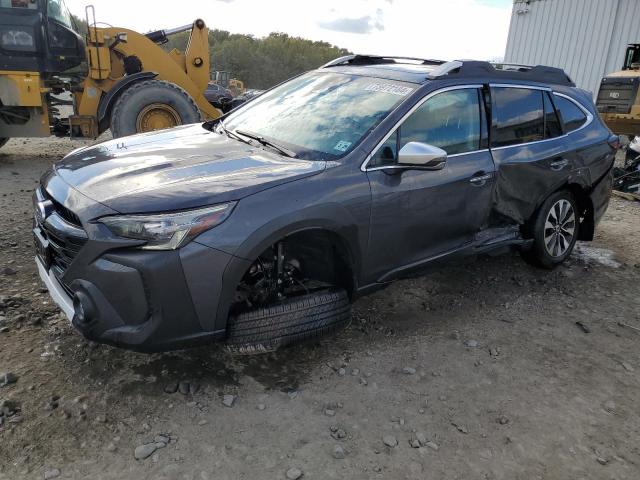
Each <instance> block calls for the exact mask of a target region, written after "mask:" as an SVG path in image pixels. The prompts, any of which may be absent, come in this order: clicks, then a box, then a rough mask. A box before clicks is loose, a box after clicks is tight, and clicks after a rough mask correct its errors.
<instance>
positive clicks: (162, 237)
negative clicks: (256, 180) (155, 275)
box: [98, 202, 236, 250]
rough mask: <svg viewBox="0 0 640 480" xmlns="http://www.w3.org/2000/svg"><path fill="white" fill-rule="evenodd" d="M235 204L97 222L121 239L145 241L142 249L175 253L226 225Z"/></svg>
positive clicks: (106, 218) (106, 219)
mask: <svg viewBox="0 0 640 480" xmlns="http://www.w3.org/2000/svg"><path fill="white" fill-rule="evenodd" d="M235 204H236V203H235V202H229V203H222V204H220V205H215V206H213V207H207V208H199V209H197V210H189V211H186V212H176V213H166V214H160V215H123V216H113V217H103V218H101V219H99V220H98V221H99V222H100V223H102V224H104V225H106V227H107V228H108V229H109V230H111V231H112V232H113V233H114V234H115V235H118V236H119V237H125V238H134V239H136V240H144V241H146V242H147V243H146V244H145V245H142V246H141V247H140V248H143V249H146V250H174V249H176V248H180V247H181V246H183V245H185V244H187V243H189V242H190V241H191V239H192V238H194V237H195V236H197V235H199V234H201V233H202V232H204V231H206V230H209V229H210V228H213V227H215V226H216V225H220V224H221V223H222V222H224V221H225V219H226V218H227V217H228V216H229V214H230V213H231V211H232V210H233V207H234V206H235Z"/></svg>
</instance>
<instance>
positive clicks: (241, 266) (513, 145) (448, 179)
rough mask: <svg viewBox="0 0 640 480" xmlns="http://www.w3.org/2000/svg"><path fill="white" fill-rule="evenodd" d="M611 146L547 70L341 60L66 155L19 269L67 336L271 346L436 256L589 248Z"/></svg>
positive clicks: (607, 182)
mask: <svg viewBox="0 0 640 480" xmlns="http://www.w3.org/2000/svg"><path fill="white" fill-rule="evenodd" d="M617 145H618V137H616V136H614V135H613V134H612V133H611V132H610V131H609V129H608V128H607V127H605V126H604V125H603V123H602V122H601V121H600V119H599V117H598V115H597V113H596V111H595V108H594V105H593V102H592V100H591V95H590V94H589V93H588V92H586V91H583V90H580V89H578V88H576V87H575V85H574V84H573V82H572V81H571V80H570V79H569V77H567V75H566V74H565V73H564V72H563V71H562V70H558V69H555V68H549V67H542V66H537V67H521V66H517V67H510V66H508V65H498V66H496V65H492V64H489V63H486V62H476V61H464V62H460V61H454V62H441V61H436V60H419V59H404V58H395V57H378V56H362V55H351V56H347V57H342V58H340V59H337V60H335V61H332V62H330V63H328V64H326V65H324V66H323V67H321V68H319V69H317V70H314V71H311V72H307V73H304V74H302V75H299V76H297V77H295V78H293V79H291V80H289V81H287V82H285V83H283V84H281V85H279V86H277V87H274V88H273V89H271V90H269V91H267V92H265V93H264V94H262V95H261V96H260V97H258V98H256V99H255V100H253V101H252V102H250V103H247V104H246V105H244V106H241V107H240V108H238V109H236V110H234V111H232V112H230V113H228V114H226V115H224V116H223V117H222V118H220V119H217V120H214V121H210V122H207V123H204V124H196V125H186V126H180V127H176V128H173V129H169V130H163V131H158V132H152V133H145V134H140V135H134V136H131V137H126V138H119V139H117V140H111V141H107V142H104V143H101V144H98V145H95V146H90V147H85V148H81V149H79V150H76V151H74V152H71V153H70V154H68V155H67V156H66V157H65V158H63V159H62V160H61V161H59V162H57V163H56V164H55V165H53V167H52V168H51V169H50V170H49V171H48V172H46V173H45V174H44V175H43V177H42V179H41V182H40V185H39V187H38V188H37V190H36V192H35V194H34V206H35V225H34V230H33V233H34V238H35V245H36V251H37V256H36V262H37V266H38V269H39V273H40V276H41V278H42V280H43V281H44V282H45V284H46V286H47V287H48V289H49V292H50V294H51V296H52V297H53V299H54V300H55V301H56V303H57V304H58V305H59V306H60V307H61V308H62V310H63V311H64V312H65V313H66V315H67V316H68V317H69V318H70V320H71V321H72V323H73V325H74V326H75V328H76V329H77V330H79V331H80V332H81V333H82V334H83V335H84V336H85V337H86V338H88V339H91V340H93V341H96V342H102V343H107V344H111V345H116V346H120V347H125V348H130V349H135V350H139V351H161V350H169V349H177V348H183V347H188V346H194V345H202V344H208V343H211V342H214V341H219V342H224V343H225V344H226V346H227V348H228V349H230V350H231V351H234V352H239V353H255V352H265V351H272V350H274V349H277V348H279V347H283V346H286V345H291V344H294V343H298V342H301V341H304V340H309V339H315V338H318V337H320V336H323V335H326V334H329V333H331V332H335V331H337V330H339V329H341V328H343V327H345V326H346V325H348V324H349V322H350V318H351V307H350V305H351V302H352V301H353V300H354V299H356V298H357V297H359V296H362V295H364V294H366V293H369V292H373V291H375V290H376V289H379V288H382V287H384V286H385V285H388V284H389V283H390V282H392V281H394V280H396V279H399V278H402V277H407V276H410V275H416V274H419V273H421V272H423V271H425V270H426V269H427V268H429V267H432V266H434V265H441V264H442V263H441V261H442V260H446V259H450V258H453V257H459V256H463V255H476V254H480V253H486V252H498V251H501V250H508V249H517V250H520V251H521V252H522V255H523V257H524V258H525V259H526V260H527V261H529V262H531V263H534V264H536V265H539V266H541V267H544V268H553V267H554V266H556V265H558V264H560V263H562V262H563V261H564V260H565V259H566V258H567V257H568V256H569V255H570V254H571V251H572V249H573V247H574V245H575V243H576V241H577V240H591V239H592V238H593V236H594V229H595V228H596V225H597V223H598V221H599V220H600V218H601V217H602V215H603V213H604V212H605V210H606V208H607V205H608V201H609V194H610V190H611V186H612V167H613V162H614V156H615V150H616V148H617Z"/></svg>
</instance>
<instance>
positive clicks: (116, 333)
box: [36, 240, 230, 352]
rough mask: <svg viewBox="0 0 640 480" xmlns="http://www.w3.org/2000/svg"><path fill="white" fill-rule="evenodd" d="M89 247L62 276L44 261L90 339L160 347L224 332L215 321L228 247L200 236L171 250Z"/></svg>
mask: <svg viewBox="0 0 640 480" xmlns="http://www.w3.org/2000/svg"><path fill="white" fill-rule="evenodd" d="M91 243H92V242H91V240H89V242H87V246H86V247H85V248H86V249H88V251H89V252H90V251H91V250H92V248H91V247H92V245H91ZM84 253H85V250H84V249H83V250H82V251H81V252H80V254H79V255H78V257H77V258H76V259H75V260H74V261H73V263H72V264H71V266H70V268H69V269H68V271H67V272H66V273H65V275H64V276H63V278H62V279H60V278H58V277H57V276H56V275H55V274H54V272H53V271H52V270H47V268H46V266H45V265H44V263H43V261H42V260H41V258H40V257H36V264H37V266H38V271H39V273H40V278H41V279H42V281H43V282H44V283H45V285H46V286H47V289H48V290H49V293H50V295H51V298H52V299H53V301H54V302H55V303H56V304H57V305H58V306H59V307H60V308H61V309H62V311H63V312H64V313H65V315H66V316H67V317H68V318H69V319H70V320H71V322H72V324H73V326H74V327H75V328H76V329H77V330H78V331H80V333H82V334H83V335H84V336H85V337H86V338H87V339H89V340H92V341H95V342H98V343H106V344H110V345H114V346H117V347H122V348H127V349H131V350H136V351H142V352H156V351H166V350H175V349H179V348H186V347H193V346H197V345H203V344H207V343H211V342H214V341H216V340H220V339H222V338H224V336H225V330H224V329H221V330H216V329H215V327H216V311H217V310H218V307H219V304H220V292H221V291H222V288H221V287H222V275H223V272H224V269H225V267H226V264H227V263H228V261H229V258H230V256H229V255H228V254H226V253H223V252H219V251H217V250H213V249H211V248H209V247H205V246H202V245H199V244H196V243H192V244H190V245H187V246H186V247H184V248H183V249H181V250H179V251H170V252H148V251H140V250H135V251H133V250H131V251H126V250H123V251H111V252H110V251H107V252H105V253H104V254H103V255H101V256H99V257H98V258H96V259H94V260H93V261H91V262H85V261H86V258H87V255H84ZM205 266H206V267H207V268H204V267H205Z"/></svg>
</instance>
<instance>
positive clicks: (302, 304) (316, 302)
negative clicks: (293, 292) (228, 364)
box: [226, 289, 351, 355]
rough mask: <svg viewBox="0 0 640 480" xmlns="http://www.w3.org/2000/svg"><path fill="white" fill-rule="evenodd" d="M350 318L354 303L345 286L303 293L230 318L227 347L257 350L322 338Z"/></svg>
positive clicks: (237, 351)
mask: <svg viewBox="0 0 640 480" xmlns="http://www.w3.org/2000/svg"><path fill="white" fill-rule="evenodd" d="M350 322H351V303H350V302H349V297H348V295H347V292H346V291H345V290H343V289H330V290H323V291H321V292H317V293H310V294H308V295H301V296H299V297H293V298H289V299H286V300H284V301H283V302H282V303H278V304H275V305H271V306H266V307H263V308H259V309H256V310H252V311H250V312H244V313H241V314H239V315H237V316H233V317H230V318H229V323H228V324H227V344H226V347H227V350H228V351H230V352H232V353H235V354H245V355H246V354H256V353H266V352H272V351H274V350H277V349H278V348H282V347H285V346H288V345H293V344H296V343H300V342H303V341H307V340H312V339H316V338H319V337H321V336H324V335H327V334H329V333H332V332H336V331H338V330H340V329H342V328H345V327H346V326H347V325H349V323H350Z"/></svg>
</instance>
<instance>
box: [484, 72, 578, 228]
mask: <svg viewBox="0 0 640 480" xmlns="http://www.w3.org/2000/svg"><path fill="white" fill-rule="evenodd" d="M490 87H491V89H490V92H491V95H490V96H491V111H492V114H491V116H492V127H491V153H492V155H493V160H494V162H495V164H496V169H497V178H496V186H495V190H494V196H493V208H492V214H493V217H494V221H495V222H497V223H504V221H505V220H506V221H507V222H508V223H516V224H523V223H525V222H526V221H527V220H528V219H529V218H531V216H532V215H533V213H534V211H535V209H536V208H537V206H538V205H540V203H541V202H542V201H544V199H545V198H546V197H547V196H548V195H549V194H551V193H552V192H553V191H554V190H556V189H557V188H558V187H559V186H561V185H562V184H563V183H565V182H566V180H567V178H568V177H569V175H570V173H571V171H572V170H573V169H574V167H575V165H574V164H575V156H574V152H572V150H571V148H570V146H568V145H567V142H566V136H564V135H563V131H562V126H561V124H560V121H559V118H558V115H557V112H556V110H555V107H554V104H553V101H552V95H551V90H550V89H548V88H543V87H537V86H523V85H510V84H495V85H491V86H490Z"/></svg>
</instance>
